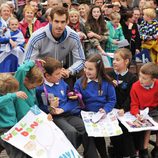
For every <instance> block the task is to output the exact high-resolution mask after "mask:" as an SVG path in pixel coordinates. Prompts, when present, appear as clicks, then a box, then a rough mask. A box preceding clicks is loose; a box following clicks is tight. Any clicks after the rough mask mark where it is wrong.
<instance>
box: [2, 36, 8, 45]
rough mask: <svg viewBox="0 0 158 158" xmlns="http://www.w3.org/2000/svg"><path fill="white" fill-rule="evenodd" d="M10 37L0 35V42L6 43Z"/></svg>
mask: <svg viewBox="0 0 158 158" xmlns="http://www.w3.org/2000/svg"><path fill="white" fill-rule="evenodd" d="M9 40H10V38H7V37H0V44H7V43H9Z"/></svg>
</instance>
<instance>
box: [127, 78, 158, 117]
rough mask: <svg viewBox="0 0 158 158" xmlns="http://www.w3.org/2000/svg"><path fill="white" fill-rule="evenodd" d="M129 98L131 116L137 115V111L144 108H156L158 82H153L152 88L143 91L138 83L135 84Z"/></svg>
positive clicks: (157, 104) (157, 105)
mask: <svg viewBox="0 0 158 158" xmlns="http://www.w3.org/2000/svg"><path fill="white" fill-rule="evenodd" d="M130 96H131V109H130V112H131V114H133V115H137V114H139V110H143V109H145V108H146V107H149V109H152V108H155V107H158V80H156V81H155V83H154V87H153V88H151V89H145V88H144V87H142V86H141V85H140V82H139V81H137V82H135V83H134V84H133V85H132V89H131V92H130Z"/></svg>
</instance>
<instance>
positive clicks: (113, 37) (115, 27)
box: [105, 12, 125, 65]
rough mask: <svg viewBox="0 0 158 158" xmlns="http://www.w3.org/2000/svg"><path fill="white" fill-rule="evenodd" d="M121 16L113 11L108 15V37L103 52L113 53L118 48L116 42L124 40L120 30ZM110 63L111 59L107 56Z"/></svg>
mask: <svg viewBox="0 0 158 158" xmlns="http://www.w3.org/2000/svg"><path fill="white" fill-rule="evenodd" d="M120 19H121V16H120V14H119V13H117V12H114V13H112V14H111V16H110V20H111V21H107V22H106V23H107V24H106V26H107V28H108V30H109V37H108V40H107V43H106V45H105V52H109V53H114V52H115V50H117V49H118V43H119V41H121V40H124V39H125V37H124V35H123V32H122V27H121V25H120ZM108 59H109V61H110V64H111V65H112V59H111V58H108Z"/></svg>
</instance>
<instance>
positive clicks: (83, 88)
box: [74, 54, 116, 158]
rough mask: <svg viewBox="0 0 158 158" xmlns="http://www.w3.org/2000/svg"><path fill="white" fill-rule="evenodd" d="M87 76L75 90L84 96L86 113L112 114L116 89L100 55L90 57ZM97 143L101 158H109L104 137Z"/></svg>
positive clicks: (87, 63)
mask: <svg viewBox="0 0 158 158" xmlns="http://www.w3.org/2000/svg"><path fill="white" fill-rule="evenodd" d="M84 72H85V74H84V75H83V76H82V77H81V78H80V79H78V80H77V81H76V83H75V86H74V88H75V90H77V91H78V92H80V93H81V94H82V98H83V102H84V104H85V109H84V110H86V111H93V112H98V111H100V112H102V113H105V115H106V114H107V113H108V112H110V111H111V110H112V109H113V108H114V106H115V103H116V95H115V89H114V87H113V85H112V83H110V80H109V78H108V76H107V74H106V71H105V69H104V64H103V60H102V57H101V55H100V54H93V55H91V56H89V57H88V59H87V60H86V62H85V66H84ZM94 139H95V143H96V147H97V149H98V152H99V154H100V156H101V158H107V154H106V144H105V140H104V138H103V137H96V138H94Z"/></svg>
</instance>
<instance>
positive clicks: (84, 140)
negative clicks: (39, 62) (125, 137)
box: [36, 57, 98, 158]
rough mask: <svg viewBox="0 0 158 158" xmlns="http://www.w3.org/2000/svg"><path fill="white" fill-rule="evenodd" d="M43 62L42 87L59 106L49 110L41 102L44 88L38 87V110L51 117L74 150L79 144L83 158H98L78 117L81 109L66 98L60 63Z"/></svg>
mask: <svg viewBox="0 0 158 158" xmlns="http://www.w3.org/2000/svg"><path fill="white" fill-rule="evenodd" d="M44 61H45V62H46V63H45V64H44V69H45V74H44V75H45V82H44V86H45V88H46V89H47V92H48V94H52V95H53V96H55V97H57V98H59V105H58V107H54V108H53V109H51V110H50V108H51V107H49V105H48V104H46V103H43V102H42V98H41V94H42V93H43V92H44V86H40V87H38V88H37V89H36V92H37V98H38V102H39V104H40V108H41V109H42V110H43V111H45V112H46V113H49V112H50V113H51V114H52V115H53V121H54V122H55V124H56V125H57V126H58V127H59V128H60V129H61V130H62V131H63V132H64V133H65V135H66V136H67V138H68V139H69V141H70V142H71V143H72V145H73V146H74V147H75V148H76V149H77V148H78V147H79V145H80V144H82V145H83V147H84V152H83V155H84V157H85V158H98V155H97V151H96V148H95V144H94V142H93V139H92V138H89V137H88V135H87V133H86V130H85V127H84V123H83V121H82V119H81V118H80V116H79V115H80V111H81V107H80V106H79V105H78V101H77V100H76V99H75V100H71V99H69V98H68V95H67V93H68V90H69V87H68V85H67V84H66V83H65V82H64V80H63V79H62V78H61V77H62V75H61V70H62V65H61V63H60V62H59V61H57V60H56V59H54V58H51V57H46V58H44Z"/></svg>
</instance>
